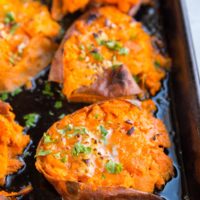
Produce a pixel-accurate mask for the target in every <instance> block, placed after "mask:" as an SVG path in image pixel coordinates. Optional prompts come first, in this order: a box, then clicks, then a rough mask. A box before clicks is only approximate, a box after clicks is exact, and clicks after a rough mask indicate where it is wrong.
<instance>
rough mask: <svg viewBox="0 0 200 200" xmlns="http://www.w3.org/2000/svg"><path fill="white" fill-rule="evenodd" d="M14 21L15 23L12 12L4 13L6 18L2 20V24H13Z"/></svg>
mask: <svg viewBox="0 0 200 200" xmlns="http://www.w3.org/2000/svg"><path fill="white" fill-rule="evenodd" d="M14 21H15V17H14V14H13V13H12V12H8V13H6V16H5V18H4V22H5V23H6V24H10V23H12V22H14Z"/></svg>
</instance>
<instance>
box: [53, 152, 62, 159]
mask: <svg viewBox="0 0 200 200" xmlns="http://www.w3.org/2000/svg"><path fill="white" fill-rule="evenodd" d="M53 156H54V157H55V158H56V159H60V158H61V155H60V152H58V153H55V154H54V155H53Z"/></svg>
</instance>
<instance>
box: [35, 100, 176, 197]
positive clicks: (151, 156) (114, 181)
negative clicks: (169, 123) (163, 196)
mask: <svg viewBox="0 0 200 200" xmlns="http://www.w3.org/2000/svg"><path fill="white" fill-rule="evenodd" d="M154 108H155V105H154V104H153V103H152V101H151V100H148V101H146V102H143V103H138V102H135V101H133V102H130V101H127V100H120V99H115V100H109V101H104V102H100V103H97V104H93V105H91V106H88V107H85V108H83V109H81V110H78V111H76V112H75V113H73V114H70V115H67V116H66V117H64V118H63V119H62V120H60V121H58V122H56V123H55V124H53V125H52V126H51V127H50V129H49V130H48V131H47V132H46V133H45V134H44V136H43V138H42V139H41V141H40V143H39V145H38V148H37V154H36V157H37V159H36V168H37V170H38V171H39V172H41V173H42V174H43V175H44V176H45V178H46V179H47V180H48V181H49V182H50V183H51V184H52V185H53V186H54V187H55V189H56V190H57V191H58V192H59V193H60V195H62V197H63V198H64V199H65V200H68V199H77V200H79V199H95V200H97V199H141V200H145V199H160V198H159V197H157V196H155V195H153V194H151V193H152V192H153V191H154V189H155V188H157V189H161V188H162V187H163V186H164V184H165V183H166V181H168V180H169V179H170V178H171V177H172V176H173V163H172V160H171V158H169V157H168V156H167V155H166V154H165V152H164V149H165V148H168V147H169V146H170V140H169V136H168V133H167V131H166V128H165V126H164V124H163V123H162V121H160V120H159V119H156V118H155V117H154V116H153V114H152V110H154ZM109 162H112V163H115V164H116V163H118V166H114V167H113V165H112V166H110V167H111V168H112V167H113V168H114V169H113V168H112V169H110V168H109V167H108V163H109ZM112 170H114V171H112ZM139 191H141V192H139Z"/></svg>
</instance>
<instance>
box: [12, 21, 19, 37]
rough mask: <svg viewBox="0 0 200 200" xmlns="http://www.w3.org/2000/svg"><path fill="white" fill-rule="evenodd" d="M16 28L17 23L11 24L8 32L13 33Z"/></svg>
mask: <svg viewBox="0 0 200 200" xmlns="http://www.w3.org/2000/svg"><path fill="white" fill-rule="evenodd" d="M18 28H19V24H18V23H15V24H13V25H12V27H11V28H10V34H12V35H13V34H14V33H15V32H16V30H17V29H18Z"/></svg>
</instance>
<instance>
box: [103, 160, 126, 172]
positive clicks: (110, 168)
mask: <svg viewBox="0 0 200 200" xmlns="http://www.w3.org/2000/svg"><path fill="white" fill-rule="evenodd" d="M105 168H106V170H107V172H108V173H110V174H119V173H120V172H121V171H122V170H123V166H122V164H120V163H116V162H114V161H112V160H110V161H108V162H107V163H106V166H105Z"/></svg>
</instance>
